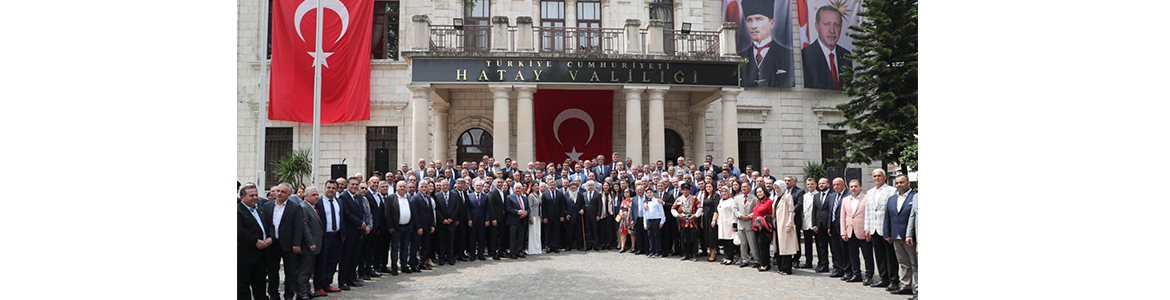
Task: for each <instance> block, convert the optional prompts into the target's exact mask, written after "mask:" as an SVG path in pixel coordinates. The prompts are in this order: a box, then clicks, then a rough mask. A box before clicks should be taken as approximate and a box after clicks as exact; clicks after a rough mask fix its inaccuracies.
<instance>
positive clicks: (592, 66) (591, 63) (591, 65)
mask: <svg viewBox="0 0 1170 300" xmlns="http://www.w3.org/2000/svg"><path fill="white" fill-rule="evenodd" d="M588 66H589V68H590V69H593V68H596V67H595V66H594V65H593V62H589V64H588Z"/></svg>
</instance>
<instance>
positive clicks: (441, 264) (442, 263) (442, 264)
mask: <svg viewBox="0 0 1170 300" xmlns="http://www.w3.org/2000/svg"><path fill="white" fill-rule="evenodd" d="M439 265H440V266H445V265H447V261H445V260H440V261H439Z"/></svg>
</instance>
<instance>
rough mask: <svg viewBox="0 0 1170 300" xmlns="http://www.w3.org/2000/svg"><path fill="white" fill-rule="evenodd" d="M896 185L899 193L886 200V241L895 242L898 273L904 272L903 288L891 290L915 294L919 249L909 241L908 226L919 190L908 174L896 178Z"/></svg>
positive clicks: (898, 292) (904, 293)
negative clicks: (911, 186) (912, 187)
mask: <svg viewBox="0 0 1170 300" xmlns="http://www.w3.org/2000/svg"><path fill="white" fill-rule="evenodd" d="M894 186H895V187H897V189H898V194H897V195H893V196H890V199H889V200H888V201H887V202H886V220H885V224H884V225H885V228H884V229H885V232H886V242H888V243H891V244H894V252H896V253H897V256H898V273H901V274H902V278H901V285H902V288H900V289H898V290H895V291H891V292H890V293H891V294H896V295H910V294H914V291H915V287H916V286H917V285H918V249H917V248H915V247H916V246H914V245H911V244H910V243H908V242H907V230H906V228H907V227H908V226H909V224H910V214H911V212H912V211H913V208H914V204H915V202H917V201H918V192H915V191H913V190H911V189H910V180H909V179H908V178H907V177H906V175H898V177H895V178H894Z"/></svg>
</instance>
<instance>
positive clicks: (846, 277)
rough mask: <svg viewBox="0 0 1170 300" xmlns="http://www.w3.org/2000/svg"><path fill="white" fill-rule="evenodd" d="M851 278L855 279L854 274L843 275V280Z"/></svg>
mask: <svg viewBox="0 0 1170 300" xmlns="http://www.w3.org/2000/svg"><path fill="white" fill-rule="evenodd" d="M850 279H853V274H845V276H841V281H849V280H850Z"/></svg>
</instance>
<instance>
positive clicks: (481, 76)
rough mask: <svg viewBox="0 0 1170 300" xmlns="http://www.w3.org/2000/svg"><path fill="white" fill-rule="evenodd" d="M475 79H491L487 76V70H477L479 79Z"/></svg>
mask: <svg viewBox="0 0 1170 300" xmlns="http://www.w3.org/2000/svg"><path fill="white" fill-rule="evenodd" d="M489 63H490V62H489ZM476 80H479V81H488V80H491V79H488V77H487V70H483V71H479V79H476Z"/></svg>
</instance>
